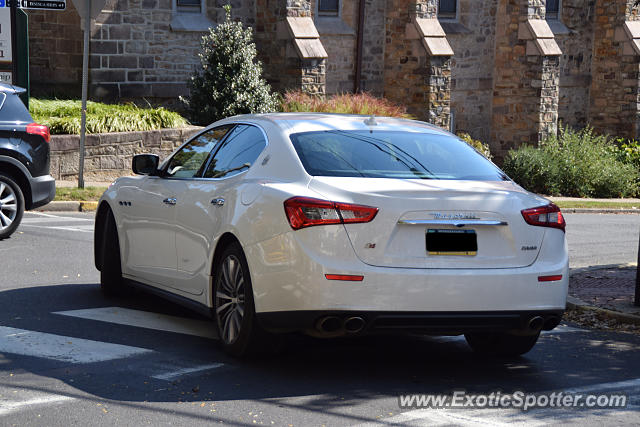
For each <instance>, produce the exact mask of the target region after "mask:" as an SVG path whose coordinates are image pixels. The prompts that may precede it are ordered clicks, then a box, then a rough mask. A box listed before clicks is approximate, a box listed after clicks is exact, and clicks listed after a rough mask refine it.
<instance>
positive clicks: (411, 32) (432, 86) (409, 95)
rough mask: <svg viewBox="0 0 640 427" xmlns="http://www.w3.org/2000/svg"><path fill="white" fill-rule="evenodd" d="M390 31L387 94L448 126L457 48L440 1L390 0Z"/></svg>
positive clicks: (416, 113)
mask: <svg viewBox="0 0 640 427" xmlns="http://www.w3.org/2000/svg"><path fill="white" fill-rule="evenodd" d="M386 33H387V40H386V46H385V49H384V58H385V75H384V84H385V88H384V96H385V97H386V98H388V99H390V100H392V101H394V102H397V103H400V104H403V105H406V106H407V110H408V112H409V113H410V114H413V115H414V116H416V117H417V118H418V119H421V120H425V121H428V122H430V123H433V124H435V125H437V126H440V127H443V128H445V129H448V128H449V125H450V120H451V117H450V113H451V110H450V103H451V57H452V56H453V50H451V46H450V45H449V42H448V41H447V38H446V34H445V32H444V30H443V29H442V27H441V26H440V23H439V22H438V19H437V0H389V2H388V5H387V21H386Z"/></svg>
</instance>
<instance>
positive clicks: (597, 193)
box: [503, 127, 640, 197]
mask: <svg viewBox="0 0 640 427" xmlns="http://www.w3.org/2000/svg"><path fill="white" fill-rule="evenodd" d="M611 147H612V141H611V140H610V139H609V138H608V137H606V136H600V135H594V134H593V131H592V129H590V128H586V129H583V130H581V131H575V130H573V129H571V128H569V127H565V128H561V129H560V132H559V134H558V136H557V137H556V136H552V137H550V138H548V139H546V140H545V141H543V142H542V143H541V144H540V146H539V147H537V148H535V147H531V146H523V147H520V148H518V149H516V150H511V151H510V152H509V153H508V154H507V156H506V158H505V160H504V165H503V169H504V171H505V172H506V173H507V174H508V175H509V176H511V178H513V179H514V180H515V181H516V182H518V183H519V184H520V185H522V186H523V187H525V188H526V189H527V190H529V191H533V192H535V193H542V194H549V195H554V196H574V197H628V196H634V195H635V194H637V192H638V188H639V187H638V184H639V182H640V172H639V171H638V168H637V167H635V166H634V165H632V164H630V163H623V162H621V161H620V160H619V158H618V155H617V154H616V153H615V151H614V150H612V148H611Z"/></svg>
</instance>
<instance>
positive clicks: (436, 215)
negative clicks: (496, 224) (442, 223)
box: [432, 212, 480, 219]
mask: <svg viewBox="0 0 640 427" xmlns="http://www.w3.org/2000/svg"><path fill="white" fill-rule="evenodd" d="M432 215H433V218H434V219H480V217H478V216H477V215H475V214H472V213H440V212H434V213H433V214H432Z"/></svg>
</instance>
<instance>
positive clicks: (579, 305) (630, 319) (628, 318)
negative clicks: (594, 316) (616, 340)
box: [567, 296, 640, 326]
mask: <svg viewBox="0 0 640 427" xmlns="http://www.w3.org/2000/svg"><path fill="white" fill-rule="evenodd" d="M567 310H576V311H593V312H595V313H600V314H603V315H605V316H607V317H609V318H611V319H615V320H617V321H619V322H622V323H630V324H632V325H636V326H640V316H636V315H634V314H628V313H621V312H619V311H613V310H607V309H606V308H600V307H594V306H592V305H589V304H587V303H585V302H584V301H582V300H581V299H578V298H575V297H572V296H569V297H567Z"/></svg>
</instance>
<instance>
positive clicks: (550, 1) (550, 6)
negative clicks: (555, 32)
mask: <svg viewBox="0 0 640 427" xmlns="http://www.w3.org/2000/svg"><path fill="white" fill-rule="evenodd" d="M546 16H547V19H559V18H560V0H547V15H546Z"/></svg>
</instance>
